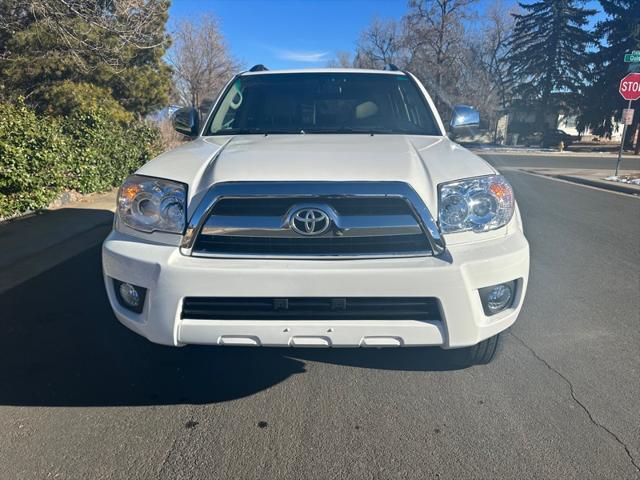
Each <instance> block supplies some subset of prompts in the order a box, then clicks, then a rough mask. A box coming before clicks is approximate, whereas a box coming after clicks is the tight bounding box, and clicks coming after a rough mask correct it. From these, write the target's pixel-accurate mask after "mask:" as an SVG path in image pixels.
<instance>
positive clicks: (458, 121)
mask: <svg viewBox="0 0 640 480" xmlns="http://www.w3.org/2000/svg"><path fill="white" fill-rule="evenodd" d="M479 126H480V113H479V112H478V110H476V109H475V108H473V107H470V106H468V105H456V106H455V107H453V114H452V115H451V122H450V123H449V127H450V129H451V131H452V132H453V133H458V132H460V131H462V130H463V129H470V128H478V127H479Z"/></svg>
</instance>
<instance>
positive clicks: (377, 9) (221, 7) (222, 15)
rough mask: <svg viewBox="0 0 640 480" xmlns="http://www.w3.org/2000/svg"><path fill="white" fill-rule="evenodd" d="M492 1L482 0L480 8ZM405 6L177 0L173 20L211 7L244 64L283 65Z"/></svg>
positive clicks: (309, 60)
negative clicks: (375, 18)
mask: <svg viewBox="0 0 640 480" xmlns="http://www.w3.org/2000/svg"><path fill="white" fill-rule="evenodd" d="M491 3H493V2H492V1H491V0H479V2H478V4H477V6H476V9H478V10H482V9H483V8H485V7H486V5H488V4H491ZM590 3H593V2H590ZM512 4H515V1H512V0H503V5H505V7H506V8H508V7H509V6H510V5H512ZM406 10H407V2H406V0H209V1H205V0H173V2H172V5H171V9H170V11H169V13H170V22H171V21H174V20H177V19H184V18H188V19H194V17H195V16H197V15H198V14H201V13H203V12H209V13H212V14H213V15H215V16H216V17H217V18H218V20H219V21H220V24H221V27H222V32H223V34H224V35H225V38H226V39H227V42H228V44H229V46H230V48H231V51H232V53H233V55H234V56H235V57H237V58H238V59H239V60H240V61H241V62H242V63H243V64H244V66H246V67H250V66H252V65H254V64H256V63H264V64H265V65H267V66H268V67H269V68H271V69H278V68H300V67H313V66H325V65H326V63H327V61H328V60H329V59H331V58H333V57H334V56H335V53H336V52H337V51H339V50H346V51H353V49H354V46H355V43H356V41H357V39H358V36H359V34H360V32H361V31H362V30H364V29H365V28H366V27H367V25H368V24H369V23H370V21H371V20H372V19H373V18H374V17H376V16H377V17H379V18H396V19H399V18H401V17H402V15H403V14H404V13H405V12H406Z"/></svg>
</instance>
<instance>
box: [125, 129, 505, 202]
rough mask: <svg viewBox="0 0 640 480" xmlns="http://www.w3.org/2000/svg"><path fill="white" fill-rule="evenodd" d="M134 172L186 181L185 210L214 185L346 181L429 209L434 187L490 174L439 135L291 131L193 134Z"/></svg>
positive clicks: (490, 170)
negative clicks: (399, 193)
mask: <svg viewBox="0 0 640 480" xmlns="http://www.w3.org/2000/svg"><path fill="white" fill-rule="evenodd" d="M138 173H139V174H141V175H149V176H154V177H161V178H166V179H171V180H177V181H180V182H183V183H185V184H187V185H188V187H189V200H190V201H189V210H190V211H192V209H193V208H194V206H195V205H197V203H198V201H199V199H200V198H201V197H202V196H203V195H204V194H205V193H206V191H207V190H208V189H209V188H210V187H211V186H212V185H213V184H215V183H219V182H237V181H349V180H350V181H392V180H395V181H402V182H406V183H409V184H410V185H411V186H412V187H413V188H414V189H415V190H416V192H418V194H419V195H420V196H421V197H422V198H423V200H424V201H425V203H426V204H427V206H428V207H429V208H430V209H434V208H435V205H436V202H437V185H438V184H440V183H443V182H448V181H452V180H458V179H461V178H468V177H474V176H480V175H488V174H492V173H495V170H494V169H493V168H492V167H491V166H490V165H489V164H488V163H486V162H485V161H484V160H482V159H481V158H479V157H477V156H476V155H474V154H473V153H471V152H469V151H468V150H466V149H465V148H463V147H461V146H459V145H457V144H456V143H454V142H452V141H450V140H449V139H448V138H446V137H440V136H408V135H361V134H340V135H329V134H315V135H312V134H307V135H304V134H299V135H268V136H264V135H242V136H233V137H228V136H227V137H222V136H220V137H218V136H216V137H201V138H198V139H197V140H194V141H192V142H189V143H186V144H185V145H183V146H181V147H179V148H177V149H175V150H171V151H168V152H165V153H163V154H162V155H160V156H159V157H157V158H156V159H155V160H153V161H151V162H149V163H147V164H146V165H144V166H143V167H142V168H141V169H140V170H139V171H138ZM432 211H433V210H432Z"/></svg>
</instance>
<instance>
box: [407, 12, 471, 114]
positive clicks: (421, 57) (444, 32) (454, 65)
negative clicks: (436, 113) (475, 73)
mask: <svg viewBox="0 0 640 480" xmlns="http://www.w3.org/2000/svg"><path fill="white" fill-rule="evenodd" d="M475 1H476V0H411V1H410V2H409V7H410V10H409V12H408V13H407V15H406V16H405V18H404V23H405V32H406V40H405V42H406V48H407V51H408V52H410V59H409V62H408V63H409V65H410V67H411V69H412V70H413V71H415V72H416V74H418V75H419V76H420V77H421V79H422V80H423V81H425V83H427V84H428V85H429V87H430V88H431V90H432V92H433V93H434V94H435V96H436V98H435V101H436V103H437V104H438V106H439V109H440V110H441V111H442V110H443V109H447V108H448V107H451V105H452V103H454V102H455V99H456V98H457V97H458V95H459V89H458V88H457V86H458V85H459V79H460V77H461V75H462V74H463V73H464V60H465V52H466V48H467V38H466V36H465V29H464V24H463V20H465V19H469V18H471V16H472V12H471V11H470V9H469V7H470V6H471V5H472V4H473V3H474V2H475Z"/></svg>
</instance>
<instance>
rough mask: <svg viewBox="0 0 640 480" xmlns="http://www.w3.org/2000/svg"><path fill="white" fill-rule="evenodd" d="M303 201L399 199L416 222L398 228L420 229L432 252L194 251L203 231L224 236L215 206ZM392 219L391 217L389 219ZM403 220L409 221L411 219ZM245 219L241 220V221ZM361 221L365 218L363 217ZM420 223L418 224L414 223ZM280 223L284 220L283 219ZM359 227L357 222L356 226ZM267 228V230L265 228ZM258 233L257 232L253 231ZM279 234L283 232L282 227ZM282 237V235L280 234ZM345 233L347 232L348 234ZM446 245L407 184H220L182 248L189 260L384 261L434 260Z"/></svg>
mask: <svg viewBox="0 0 640 480" xmlns="http://www.w3.org/2000/svg"><path fill="white" fill-rule="evenodd" d="M290 197H296V198H304V199H306V200H308V201H309V202H321V201H322V200H323V199H326V198H327V197H336V198H378V199H379V198H398V199H402V200H403V201H405V202H406V203H407V205H408V207H409V209H410V211H411V212H412V213H413V215H414V218H412V221H413V222H414V225H413V226H412V225H402V223H407V222H404V220H406V219H402V220H403V221H400V219H396V220H397V221H399V223H398V224H396V226H395V227H397V228H400V229H402V230H404V229H406V231H405V232H404V233H402V234H403V235H406V234H407V233H409V230H411V233H415V226H416V225H417V226H418V228H419V229H420V231H421V232H423V233H424V234H425V235H426V237H427V240H428V243H429V246H430V247H431V251H425V252H419V253H414V252H412V253H409V254H407V253H400V254H399V255H395V254H388V253H385V254H383V255H371V254H367V255H348V256H345V255H335V256H330V255H329V256H328V255H286V256H282V255H274V256H272V257H270V256H266V257H265V256H263V255H233V254H215V253H214V254H211V253H202V254H201V253H200V252H196V251H194V245H195V241H196V238H197V237H198V235H200V233H201V232H202V233H204V232H203V230H204V229H205V228H206V229H208V230H207V232H212V231H215V232H216V235H221V233H220V226H221V225H220V224H216V221H215V220H212V222H211V223H209V220H210V219H212V218H214V217H215V216H214V217H211V216H210V214H211V212H212V210H213V208H214V207H215V205H216V203H217V202H219V201H220V200H222V199H234V198H235V199H246V198H265V199H269V198H290ZM389 217H391V215H390V216H389ZM401 217H410V216H409V215H406V216H403V215H401ZM241 218H242V217H241ZM360 218H362V217H360ZM416 219H417V221H418V223H415V220H416ZM280 220H281V219H280ZM340 221H341V222H342V223H343V224H344V223H345V222H347V224H348V219H346V218H345V219H341V220H340ZM271 222H272V220H267V221H266V223H265V224H263V225H261V226H260V228H259V229H258V230H261V231H262V233H263V234H267V233H271V232H274V231H275V230H273V227H274V225H275V224H274V223H271ZM356 223H357V222H356ZM265 227H266V228H265ZM351 227H352V228H353V229H355V230H358V229H361V230H364V229H366V228H369V227H371V226H367V225H360V226H358V225H351ZM254 230H255V229H254ZM278 230H282V226H281V225H280V228H278ZM280 233H282V232H280ZM345 233H346V231H345ZM352 233H353V234H354V236H357V235H361V236H362V234H363V233H364V232H363V231H360V232H358V231H356V232H353V231H352ZM225 234H226V235H234V236H238V233H237V231H234V232H232V231H226V232H223V233H222V235H225ZM247 236H255V235H247ZM445 249H446V245H445V242H444V238H443V237H442V235H441V234H440V230H439V228H438V226H437V225H436V223H435V221H434V219H433V217H432V216H431V213H430V212H429V210H428V208H427V207H426V205H425V204H424V202H423V201H422V199H421V198H420V196H419V195H418V194H417V193H416V192H415V190H413V188H411V186H409V185H408V184H407V183H404V182H397V181H391V182H350V181H346V182H228V183H219V184H216V185H214V186H213V187H212V188H211V189H210V190H209V191H208V192H207V193H206V194H205V196H204V198H203V199H202V201H201V202H200V204H199V205H198V206H197V208H196V209H195V211H194V213H193V214H192V215H191V218H190V220H189V224H188V227H187V229H186V231H185V234H184V236H183V239H182V244H181V252H182V254H184V255H189V256H192V255H193V256H208V257H234V258H243V257H249V258H256V257H259V258H305V259H310V258H325V259H326V258H337V259H346V258H363V257H366V258H380V257H382V258H384V257H395V256H405V257H406V256H431V255H440V254H442V253H444V252H445Z"/></svg>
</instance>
